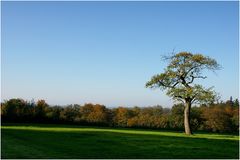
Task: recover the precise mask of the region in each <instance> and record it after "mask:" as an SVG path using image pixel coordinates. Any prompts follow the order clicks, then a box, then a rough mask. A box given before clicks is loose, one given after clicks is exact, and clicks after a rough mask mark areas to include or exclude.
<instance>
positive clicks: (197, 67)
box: [146, 52, 220, 103]
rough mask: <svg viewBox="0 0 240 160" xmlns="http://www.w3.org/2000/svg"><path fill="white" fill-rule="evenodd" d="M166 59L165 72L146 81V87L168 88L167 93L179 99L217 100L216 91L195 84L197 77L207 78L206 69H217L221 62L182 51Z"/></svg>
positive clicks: (195, 100)
mask: <svg viewBox="0 0 240 160" xmlns="http://www.w3.org/2000/svg"><path fill="white" fill-rule="evenodd" d="M165 59H167V60H169V61H170V62H169V65H168V66H167V67H166V68H165V72H164V73H161V74H157V75H155V76H153V77H152V78H151V80H150V81H148V82H147V83H146V87H149V88H160V89H162V90H167V95H168V96H170V97H172V98H173V99H174V100H177V101H182V102H184V101H186V100H188V101H191V102H192V103H194V102H197V103H208V102H210V103H213V101H215V100H217V98H218V97H217V96H216V93H215V92H214V91H213V90H212V87H211V88H208V89H206V88H204V87H202V86H201V85H197V84H194V80H195V79H205V78H206V76H202V73H203V71H204V70H212V71H214V70H217V69H219V68H220V66H219V64H217V62H216V61H215V60H214V59H211V58H209V57H207V56H203V55H201V54H192V53H189V52H180V53H178V54H175V55H173V56H170V57H166V58H165Z"/></svg>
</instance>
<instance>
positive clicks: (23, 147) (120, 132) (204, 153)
mask: <svg viewBox="0 0 240 160" xmlns="http://www.w3.org/2000/svg"><path fill="white" fill-rule="evenodd" d="M1 138H2V142H1V147H2V149H1V158H55V159H58V158H75V159H81V158H111V159H114V158H137V159H140V158H145V159H147V158H167V159H168V158H188V159H193V158H194V159H196V158H234V159H238V158H239V152H238V151H239V136H236V135H229V134H228V135H227V134H225V135H224V134H211V133H195V134H194V135H191V136H187V135H185V134H184V133H181V132H172V131H171V132H168V131H159V130H147V129H146V130H143V129H123V128H103V127H102V128H101V127H84V126H76V125H53V124H4V125H2V126H1Z"/></svg>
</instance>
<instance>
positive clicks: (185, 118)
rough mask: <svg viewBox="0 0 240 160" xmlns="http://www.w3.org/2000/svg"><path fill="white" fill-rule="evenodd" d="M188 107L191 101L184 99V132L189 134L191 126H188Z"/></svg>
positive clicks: (189, 107)
mask: <svg viewBox="0 0 240 160" xmlns="http://www.w3.org/2000/svg"><path fill="white" fill-rule="evenodd" d="M190 109H191V101H186V105H185V109H184V128H185V133H186V134H187V135H191V134H192V132H191V128H190Z"/></svg>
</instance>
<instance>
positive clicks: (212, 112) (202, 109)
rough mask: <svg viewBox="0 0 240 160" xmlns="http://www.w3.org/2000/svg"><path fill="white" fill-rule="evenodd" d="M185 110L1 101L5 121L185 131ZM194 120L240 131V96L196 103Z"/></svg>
mask: <svg viewBox="0 0 240 160" xmlns="http://www.w3.org/2000/svg"><path fill="white" fill-rule="evenodd" d="M183 112H184V105H183V104H175V105H174V106H173V107H172V108H171V109H170V108H163V107H161V106H159V105H157V106H150V107H137V106H135V107H129V108H127V107H117V108H106V107H105V106H104V105H100V104H91V103H89V104H85V105H78V104H74V105H68V106H50V105H48V104H47V103H46V102H45V101H44V100H38V101H37V102H34V101H31V102H28V101H25V100H23V99H10V100H7V101H5V102H4V103H1V120H2V122H3V123H9V122H14V123H19V122H22V123H67V124H79V125H95V126H111V127H134V128H152V129H167V130H179V131H183V130H184V122H183ZM190 123H191V127H192V130H193V131H197V130H198V131H209V132H238V131H239V103H238V100H237V99H236V100H235V101H232V100H230V101H227V102H221V103H217V104H211V105H209V106H206V105H200V106H193V107H192V111H191V119H190Z"/></svg>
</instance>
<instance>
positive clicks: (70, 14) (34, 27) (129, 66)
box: [1, 2, 239, 107]
mask: <svg viewBox="0 0 240 160" xmlns="http://www.w3.org/2000/svg"><path fill="white" fill-rule="evenodd" d="M238 44H239V42H238V2H2V53H1V55H2V57H1V58H2V64H1V68H2V70H1V71H2V97H1V98H2V100H4V99H9V98H23V99H26V100H31V99H32V98H33V99H35V100H37V99H45V100H46V101H47V102H48V103H49V104H73V103H78V104H84V103H88V102H91V103H100V104H104V105H106V106H108V107H113V106H129V107H131V106H134V105H138V106H148V105H156V104H160V105H162V106H164V107H171V106H172V104H173V101H171V99H170V98H168V97H167V96H165V93H164V92H162V91H160V90H151V89H148V88H145V83H146V82H147V81H148V80H149V79H150V78H151V76H152V75H154V74H157V73H160V72H162V71H163V68H164V67H165V66H166V64H165V63H162V62H161V55H163V54H168V53H170V52H172V51H173V49H175V51H176V52H178V51H189V52H193V53H202V54H204V55H207V56H210V57H212V58H215V59H216V60H217V61H218V62H219V63H220V64H221V65H222V67H223V68H222V70H220V71H217V74H213V73H209V74H208V79H206V80H203V81H201V82H200V83H201V84H203V85H205V86H206V87H211V86H215V90H216V91H217V92H219V93H220V95H221V96H222V99H223V100H226V99H229V97H230V96H233V98H237V97H238V88H239V87H238V73H239V70H238V60H239V58H238V56H239V55H238Z"/></svg>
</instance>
